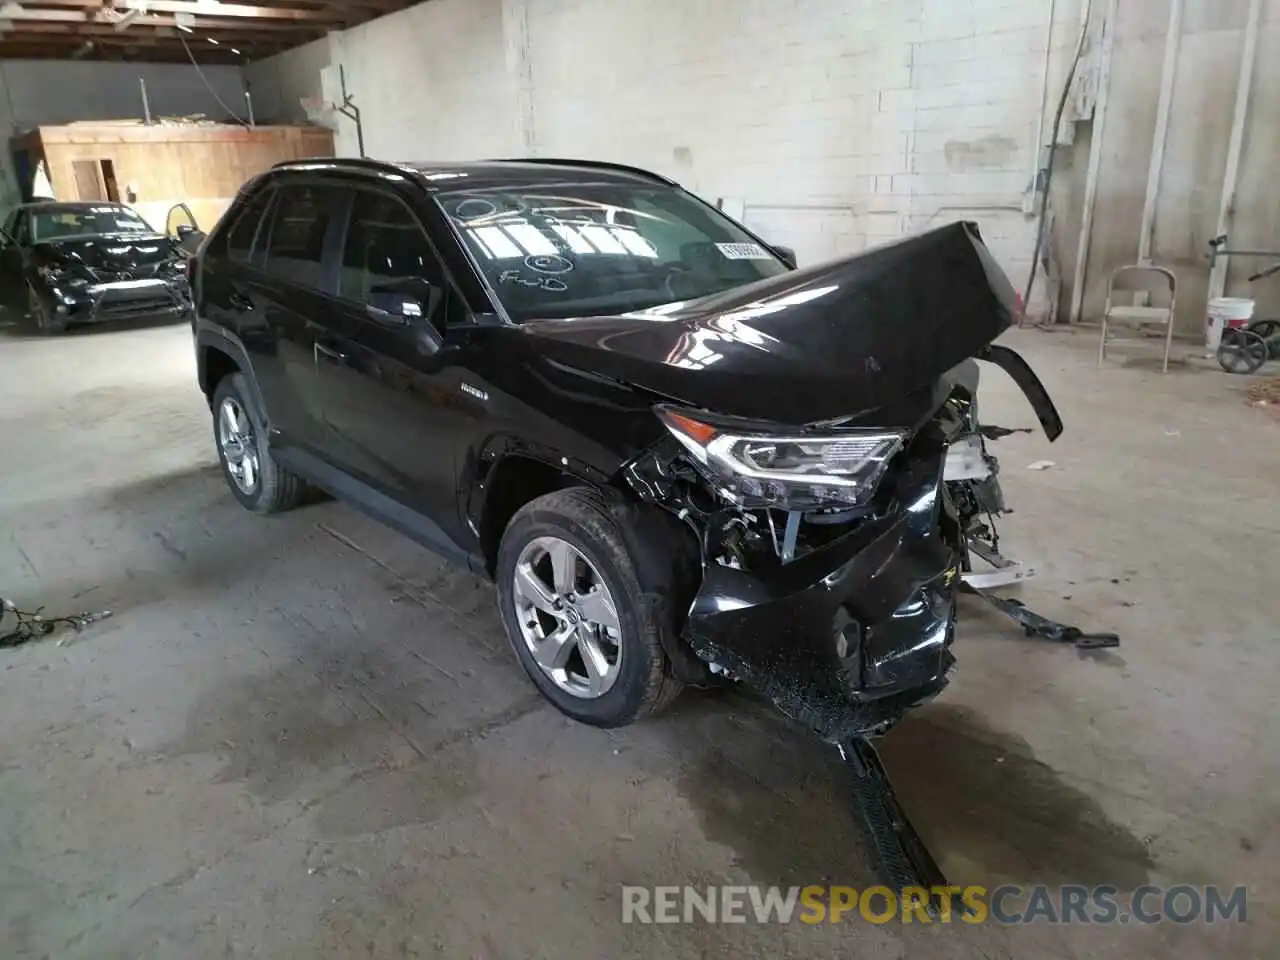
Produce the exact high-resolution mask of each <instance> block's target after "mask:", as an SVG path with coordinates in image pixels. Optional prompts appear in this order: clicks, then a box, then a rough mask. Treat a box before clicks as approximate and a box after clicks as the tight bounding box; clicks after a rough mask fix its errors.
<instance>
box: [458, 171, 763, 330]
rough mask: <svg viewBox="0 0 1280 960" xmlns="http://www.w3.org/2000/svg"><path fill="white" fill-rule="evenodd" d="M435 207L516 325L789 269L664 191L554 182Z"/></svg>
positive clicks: (630, 307) (713, 216)
mask: <svg viewBox="0 0 1280 960" xmlns="http://www.w3.org/2000/svg"><path fill="white" fill-rule="evenodd" d="M440 203H441V204H442V205H443V207H444V210H445V213H446V214H448V215H449V217H450V218H451V219H452V221H453V223H454V226H455V227H456V228H457V230H458V233H459V234H460V235H461V236H462V239H463V242H464V243H465V244H466V246H467V248H468V249H469V250H470V252H471V254H472V256H473V257H474V258H475V260H476V262H477V263H478V264H479V266H480V270H481V271H482V272H483V273H484V275H485V276H486V277H487V278H488V280H489V283H490V284H491V285H492V286H493V289H494V290H496V291H497V294H498V297H499V299H500V300H501V301H502V305H503V306H504V307H505V308H506V310H507V313H508V314H510V316H511V318H512V319H513V320H515V321H516V322H518V323H519V322H523V321H526V320H536V319H547V318H554V317H585V316H600V315H609V314H619V313H627V312H630V311H634V310H644V309H648V308H650V307H656V306H658V305H660V304H665V303H672V302H674V301H679V300H692V299H694V298H696V297H702V296H706V295H708V294H712V293H718V292H719V291H721V290H726V289H728V288H730V287H738V286H742V285H743V284H746V283H752V282H754V281H756V280H762V279H764V278H765V277H772V276H776V275H777V274H779V273H783V272H784V271H786V269H787V268H786V266H785V265H784V264H783V263H782V261H781V260H779V259H778V258H777V256H775V255H774V253H773V252H772V251H770V250H768V249H767V248H765V247H763V246H762V245H761V244H760V243H758V242H757V241H756V240H755V239H754V238H752V237H751V236H750V235H749V234H747V233H746V232H745V231H744V230H743V229H742V228H741V227H739V226H737V225H736V224H735V223H733V222H732V221H731V220H729V219H727V218H725V217H724V216H722V215H721V214H719V213H718V212H717V211H716V210H714V209H713V208H711V207H708V206H707V205H705V204H703V203H701V202H699V201H698V200H696V199H694V198H693V197H691V196H689V195H688V194H685V193H683V192H682V191H680V190H678V189H675V188H672V187H660V186H647V185H635V186H632V185H629V184H573V185H561V184H557V185H555V186H548V187H545V188H542V187H518V188H509V189H508V188H503V189H493V190H472V191H456V192H449V193H444V194H442V195H441V196H440Z"/></svg>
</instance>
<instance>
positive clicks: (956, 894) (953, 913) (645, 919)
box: [622, 884, 1248, 924]
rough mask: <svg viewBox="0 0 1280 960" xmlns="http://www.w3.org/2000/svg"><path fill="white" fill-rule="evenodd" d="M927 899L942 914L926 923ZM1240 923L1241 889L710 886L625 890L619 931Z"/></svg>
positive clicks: (1243, 911)
mask: <svg viewBox="0 0 1280 960" xmlns="http://www.w3.org/2000/svg"><path fill="white" fill-rule="evenodd" d="M930 895H932V896H933V897H935V898H937V901H938V902H939V909H938V912H937V914H936V915H932V916H931V915H930V913H929V910H928V903H929V900H930ZM855 919H860V920H864V921H866V922H868V923H890V922H893V921H898V922H901V923H952V922H960V923H971V924H973V923H989V922H992V921H994V922H995V923H1000V924H1021V923H1049V924H1072V923H1086V924H1128V923H1140V924H1153V923H1225V922H1233V923H1244V922H1245V921H1246V920H1247V919H1248V894H1247V892H1246V890H1245V888H1244V887H1235V888H1233V889H1231V890H1230V891H1226V890H1224V889H1223V888H1220V887H1212V886H1210V887H1193V886H1190V885H1187V884H1179V885H1177V886H1172V887H1156V886H1142V887H1137V888H1135V889H1134V890H1133V891H1132V892H1129V893H1122V891H1121V890H1120V888H1119V887H1112V886H1105V885H1104V886H1097V887H1084V886H1073V885H1066V886H1062V887H1046V886H1020V885H1014V884H1006V885H1004V886H999V887H995V888H993V889H990V890H988V889H987V888H986V887H978V886H969V887H934V888H932V890H926V889H925V888H924V887H906V888H904V889H903V890H902V891H894V890H891V889H890V888H889V887H883V886H875V887H867V888H866V889H863V890H858V889H857V888H855V887H839V886H832V887H827V886H816V885H814V886H807V887H786V888H783V887H761V886H710V887H632V886H623V888H622V922H623V923H752V922H754V923H759V924H766V923H796V922H799V923H807V924H820V923H842V922H848V921H852V920H855Z"/></svg>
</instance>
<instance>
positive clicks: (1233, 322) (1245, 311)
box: [1204, 297, 1253, 353]
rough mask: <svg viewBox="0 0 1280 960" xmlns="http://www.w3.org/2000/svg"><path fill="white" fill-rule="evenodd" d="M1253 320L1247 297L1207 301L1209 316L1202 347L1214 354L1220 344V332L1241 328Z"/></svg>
mask: <svg viewBox="0 0 1280 960" xmlns="http://www.w3.org/2000/svg"><path fill="white" fill-rule="evenodd" d="M1252 319H1253V301H1252V300H1250V299H1248V298H1247V297H1218V298H1216V299H1214V300H1210V301H1209V316H1208V318H1207V320H1206V322H1205V327H1204V345H1205V347H1207V348H1208V349H1209V351H1210V352H1211V353H1216V352H1217V350H1218V344H1220V343H1221V342H1222V331H1223V330H1226V329H1227V328H1228V327H1243V326H1244V325H1245V324H1247V323H1248V322H1249V321H1250V320H1252Z"/></svg>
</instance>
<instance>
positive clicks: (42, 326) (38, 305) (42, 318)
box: [27, 284, 67, 337]
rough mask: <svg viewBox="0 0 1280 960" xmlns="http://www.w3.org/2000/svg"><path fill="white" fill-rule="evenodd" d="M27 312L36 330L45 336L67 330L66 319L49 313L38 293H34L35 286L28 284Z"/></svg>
mask: <svg viewBox="0 0 1280 960" xmlns="http://www.w3.org/2000/svg"><path fill="white" fill-rule="evenodd" d="M27 313H28V315H29V316H30V317H31V319H32V320H34V321H35V324H36V330H37V331H39V332H40V333H42V334H44V335H45V336H46V337H49V336H56V335H57V334H59V333H66V331H67V321H66V320H65V319H63V318H61V317H58V316H55V315H54V314H51V313H50V312H49V307H48V306H47V305H46V304H45V302H44V300H43V299H42V298H41V297H40V294H38V293H36V288H35V287H33V286H31V285H30V284H28V285H27Z"/></svg>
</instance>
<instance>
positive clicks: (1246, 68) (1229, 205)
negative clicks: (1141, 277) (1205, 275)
mask: <svg viewBox="0 0 1280 960" xmlns="http://www.w3.org/2000/svg"><path fill="white" fill-rule="evenodd" d="M1261 12H1262V0H1249V21H1248V24H1247V25H1246V26H1245V28H1244V53H1243V54H1242V55H1241V57H1240V79H1239V81H1238V82H1237V84H1236V107H1235V113H1233V114H1232V116H1231V140H1230V143H1229V145H1228V147H1227V170H1226V173H1225V174H1224V175H1223V179H1222V200H1221V202H1220V203H1219V205H1218V226H1217V229H1216V230H1214V232H1213V235H1214V236H1215V237H1220V236H1222V235H1223V234H1225V233H1226V232H1227V228H1228V227H1229V225H1230V223H1231V214H1232V211H1233V208H1234V207H1235V203H1236V181H1237V180H1238V179H1239V176H1240V152H1241V150H1242V149H1243V147H1244V121H1245V118H1246V117H1247V116H1248V114H1249V91H1250V88H1251V87H1252V86H1253V64H1254V61H1255V60H1256V59H1257V52H1258V20H1259V18H1260V15H1261ZM1228 263H1229V261H1228V259H1227V258H1226V257H1219V258H1218V259H1217V260H1215V261H1214V264H1213V269H1212V270H1210V271H1209V299H1210V300H1215V299H1217V298H1218V297H1220V296H1222V293H1223V291H1224V290H1225V289H1226V287H1227V265H1228Z"/></svg>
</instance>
